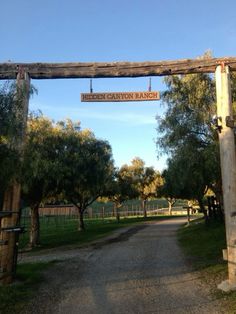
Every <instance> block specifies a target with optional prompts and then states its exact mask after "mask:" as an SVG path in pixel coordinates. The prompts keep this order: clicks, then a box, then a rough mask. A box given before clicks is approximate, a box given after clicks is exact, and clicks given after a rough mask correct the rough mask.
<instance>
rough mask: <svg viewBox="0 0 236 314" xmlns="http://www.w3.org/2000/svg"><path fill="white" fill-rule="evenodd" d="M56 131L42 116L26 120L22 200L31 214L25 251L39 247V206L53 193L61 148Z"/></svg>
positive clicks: (55, 190)
mask: <svg viewBox="0 0 236 314" xmlns="http://www.w3.org/2000/svg"><path fill="white" fill-rule="evenodd" d="M59 131H60V130H59V129H58V128H57V127H55V126H54V125H53V122H52V121H51V120H49V119H48V118H46V117H44V116H43V115H42V114H40V115H33V114H32V115H31V116H30V117H29V119H28V130H27V140H26V145H25V153H24V163H23V174H22V196H23V199H24V201H25V203H26V204H28V205H29V207H30V212H31V228H30V240H29V247H34V246H37V245H39V243H40V220H39V206H40V204H41V203H42V202H43V201H44V200H46V199H47V198H49V197H50V196H52V195H55V194H56V193H57V184H58V177H57V173H58V171H59V165H58V162H57V157H58V156H57V155H58V151H59V150H60V149H62V147H63V146H64V142H63V141H62V136H61V134H60V132H59Z"/></svg>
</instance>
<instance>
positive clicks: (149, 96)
mask: <svg viewBox="0 0 236 314" xmlns="http://www.w3.org/2000/svg"><path fill="white" fill-rule="evenodd" d="M159 99H160V93H159V92H157V91H152V92H127V93H126V92H117V93H82V94H81V101H82V102H97V101H98V102H109V101H110V102H114V101H125V102H126V101H151V100H159Z"/></svg>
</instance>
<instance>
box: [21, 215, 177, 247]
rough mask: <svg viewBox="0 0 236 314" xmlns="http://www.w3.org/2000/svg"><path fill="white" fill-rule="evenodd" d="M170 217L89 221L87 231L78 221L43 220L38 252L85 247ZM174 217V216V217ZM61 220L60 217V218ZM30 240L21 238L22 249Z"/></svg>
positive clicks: (25, 237) (24, 235) (25, 236)
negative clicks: (116, 232) (80, 228)
mask: <svg viewBox="0 0 236 314" xmlns="http://www.w3.org/2000/svg"><path fill="white" fill-rule="evenodd" d="M168 217H170V216H161V215H160V216H155V217H148V218H142V217H138V218H137V217H129V218H121V219H120V222H119V223H117V221H116V220H115V218H114V219H93V220H92V219H89V220H85V225H86V231H78V220H77V219H72V220H69V219H68V221H66V223H62V222H61V223H60V221H59V220H58V221H57V223H55V221H54V222H48V221H46V220H44V219H42V220H41V233H40V234H41V236H40V239H41V242H40V243H41V246H40V247H38V248H37V249H36V250H41V249H47V248H55V247H58V246H63V245H76V246H80V245H84V244H87V243H89V242H91V241H94V240H96V239H99V238H102V237H104V236H106V235H109V234H110V233H112V231H114V230H116V229H119V228H122V227H127V226H130V225H133V224H138V223H142V222H145V221H152V220H160V219H166V218H168ZM172 217H173V216H172ZM59 218H60V217H59ZM59 218H58V219H59ZM28 240H29V235H28V233H25V234H23V235H22V236H21V238H20V249H24V247H26V245H27V243H28Z"/></svg>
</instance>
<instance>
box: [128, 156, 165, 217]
mask: <svg viewBox="0 0 236 314" xmlns="http://www.w3.org/2000/svg"><path fill="white" fill-rule="evenodd" d="M130 171H131V173H132V175H133V178H134V184H135V188H136V190H137V192H138V196H139V198H140V199H141V202H142V209H143V215H144V217H147V210H146V203H147V200H148V199H150V198H152V197H155V196H156V195H157V190H158V189H159V187H160V186H161V183H162V178H161V175H160V173H159V172H158V171H155V170H154V168H153V167H145V162H144V161H143V160H142V159H140V158H138V157H136V158H134V159H133V160H132V162H131V166H130Z"/></svg>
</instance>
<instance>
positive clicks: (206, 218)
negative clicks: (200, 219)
mask: <svg viewBox="0 0 236 314" xmlns="http://www.w3.org/2000/svg"><path fill="white" fill-rule="evenodd" d="M197 201H198V204H199V207H200V210H201V212H203V215H204V219H205V224H206V225H208V224H209V217H208V215H207V210H206V209H205V206H204V204H203V200H202V198H199V199H198V200H197Z"/></svg>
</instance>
